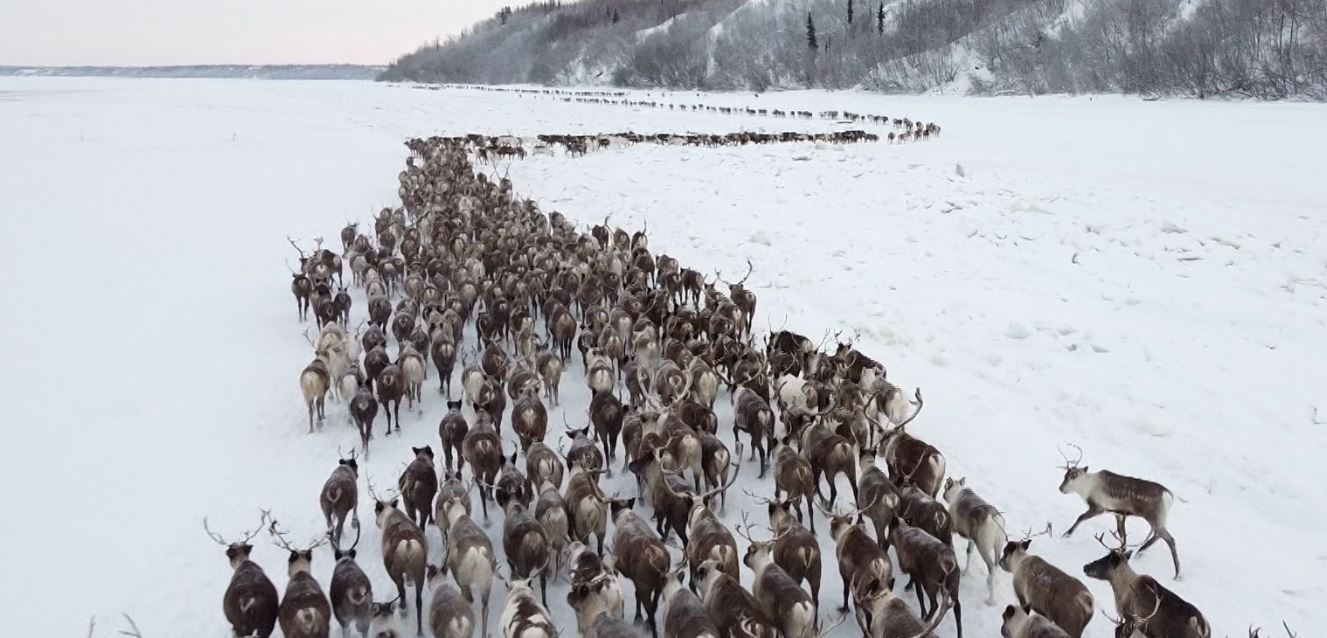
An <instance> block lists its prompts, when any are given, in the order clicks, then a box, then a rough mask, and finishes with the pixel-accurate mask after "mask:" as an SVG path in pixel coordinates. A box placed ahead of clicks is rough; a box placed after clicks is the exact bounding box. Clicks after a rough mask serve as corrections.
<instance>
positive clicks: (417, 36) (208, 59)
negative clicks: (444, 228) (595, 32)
mask: <svg viewBox="0 0 1327 638" xmlns="http://www.w3.org/2000/svg"><path fill="white" fill-rule="evenodd" d="M508 4H526V2H523V1H522V2H513V1H512V0H0V65H34V66H36V65H43V66H61V65H121V66H124V65H133V66H142V65H170V64H227V63H233V64H279V63H293V64H300V63H331V62H349V63H357V64H386V63H388V62H390V61H391V60H392V59H393V58H395V57H396V56H398V55H400V54H402V53H406V52H408V51H411V50H413V49H414V48H415V47H417V46H419V45H420V44H422V43H423V42H425V41H427V40H432V39H433V38H434V37H446V36H448V35H451V34H455V33H458V32H460V31H461V29H464V28H465V27H467V26H469V25H471V24H473V23H475V22H477V21H478V20H480V19H482V18H484V17H487V16H491V15H493V13H494V12H496V11H497V10H498V9H499V8H500V7H502V6H504V5H508Z"/></svg>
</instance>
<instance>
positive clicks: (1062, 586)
mask: <svg viewBox="0 0 1327 638" xmlns="http://www.w3.org/2000/svg"><path fill="white" fill-rule="evenodd" d="M1048 531H1049V530H1048ZM1031 545H1032V540H1031V538H1026V539H1023V540H1021V541H1018V542H1010V543H1007V544H1005V546H1004V552H1003V553H1002V555H1001V556H1000V567H1001V568H1002V569H1004V570H1005V571H1007V572H1009V573H1011V574H1013V575H1014V595H1016V596H1017V597H1018V604H1019V605H1020V606H1022V607H1025V608H1030V609H1032V610H1033V611H1035V612H1037V613H1038V614H1041V615H1042V616H1045V617H1047V618H1049V619H1050V620H1051V621H1052V622H1054V623H1055V624H1056V625H1059V626H1060V628H1061V629H1063V630H1064V631H1065V632H1066V633H1068V634H1069V635H1070V636H1072V637H1073V638H1079V637H1080V636H1082V635H1083V628H1084V627H1086V626H1087V623H1088V622H1089V621H1091V620H1092V614H1093V610H1094V609H1095V607H1094V603H1093V600H1092V593H1091V592H1089V591H1088V590H1087V587H1086V586H1084V585H1083V583H1082V582H1081V581H1079V580H1078V579H1077V578H1074V577H1072V576H1070V575H1068V574H1066V573H1064V572H1063V571H1060V570H1059V569H1058V568H1056V567H1055V566H1054V565H1051V564H1050V563H1048V562H1046V561H1045V560H1043V559H1042V558H1041V557H1040V556H1034V555H1032V554H1029V553H1028V548H1029V547H1030V546H1031Z"/></svg>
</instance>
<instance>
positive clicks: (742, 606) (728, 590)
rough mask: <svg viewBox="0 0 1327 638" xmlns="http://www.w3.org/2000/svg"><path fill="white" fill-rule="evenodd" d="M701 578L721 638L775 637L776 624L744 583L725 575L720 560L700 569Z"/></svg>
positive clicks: (706, 605)
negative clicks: (745, 587)
mask: <svg viewBox="0 0 1327 638" xmlns="http://www.w3.org/2000/svg"><path fill="white" fill-rule="evenodd" d="M696 573H697V574H698V575H699V576H700V579H701V589H702V592H703V593H702V596H701V599H702V600H704V601H705V611H706V612H708V613H709V615H710V618H711V619H713V620H714V624H715V626H716V627H718V628H719V634H720V635H721V636H729V637H732V638H774V636H775V632H776V629H775V622H774V620H773V619H772V618H770V617H768V616H766V615H765V614H764V612H762V611H761V610H760V603H759V602H757V601H756V598H755V596H752V595H751V593H750V592H748V591H747V590H745V589H742V583H740V582H738V580H737V579H736V578H733V577H732V576H730V575H728V574H727V573H726V572H724V570H723V568H722V567H721V566H720V565H719V563H718V561H714V560H707V561H705V562H703V563H701V564H700V565H699V566H697V567H696Z"/></svg>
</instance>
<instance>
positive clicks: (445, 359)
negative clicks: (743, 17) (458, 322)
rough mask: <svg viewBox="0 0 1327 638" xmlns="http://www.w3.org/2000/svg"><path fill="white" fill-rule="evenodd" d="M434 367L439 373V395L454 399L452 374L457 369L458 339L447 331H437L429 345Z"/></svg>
mask: <svg viewBox="0 0 1327 638" xmlns="http://www.w3.org/2000/svg"><path fill="white" fill-rule="evenodd" d="M429 355H430V356H431V357H432V358H433V367H434V368H436V369H437V371H438V393H439V394H445V395H446V397H447V400H448V402H450V401H451V398H452V372H453V371H454V370H455V369H456V339H455V338H454V337H453V336H452V334H451V333H450V332H449V331H448V330H445V329H440V330H436V331H435V332H434V334H433V335H432V338H431V343H430V344H429Z"/></svg>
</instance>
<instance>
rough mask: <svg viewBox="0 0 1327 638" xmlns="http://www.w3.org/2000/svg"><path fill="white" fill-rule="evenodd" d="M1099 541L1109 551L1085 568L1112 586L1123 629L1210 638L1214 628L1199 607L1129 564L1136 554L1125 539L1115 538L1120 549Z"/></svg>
mask: <svg viewBox="0 0 1327 638" xmlns="http://www.w3.org/2000/svg"><path fill="white" fill-rule="evenodd" d="M1096 538H1097V542H1098V543H1101V545H1102V546H1103V547H1105V548H1106V550H1107V553H1106V555H1105V556H1103V557H1101V558H1099V559H1097V560H1095V561H1092V562H1091V563H1088V564H1086V565H1084V566H1083V573H1084V574H1086V575H1087V576H1088V577H1090V578H1096V579H1098V580H1104V581H1107V582H1109V583H1110V588H1111V591H1112V592H1113V593H1114V594H1115V611H1116V613H1118V614H1119V615H1120V619H1119V620H1118V621H1116V624H1117V625H1120V626H1121V627H1125V626H1127V627H1129V628H1131V629H1132V630H1131V631H1128V632H1127V633H1126V634H1125V635H1133V633H1134V632H1135V631H1136V632H1138V633H1141V634H1142V635H1143V636H1146V637H1147V638H1209V637H1210V636H1211V635H1212V628H1211V627H1210V626H1209V625H1208V624H1207V619H1205V618H1203V614H1202V612H1200V611H1198V608H1197V607H1194V606H1193V605H1191V604H1189V603H1188V602H1187V601H1185V600H1184V599H1183V598H1180V597H1179V596H1177V595H1175V593H1174V592H1172V591H1170V590H1169V589H1166V588H1165V587H1163V586H1162V585H1161V583H1158V582H1157V581H1156V579H1155V578H1152V577H1151V576H1146V575H1142V574H1139V573H1138V572H1135V571H1134V570H1133V567H1131V566H1130V565H1129V559H1130V558H1132V557H1133V552H1132V551H1129V549H1128V546H1127V545H1126V543H1125V541H1124V538H1123V537H1121V536H1120V535H1118V534H1116V535H1115V540H1116V541H1117V542H1118V544H1117V545H1116V546H1113V547H1112V546H1111V545H1107V544H1106V541H1105V535H1104V534H1098V535H1097V537H1096Z"/></svg>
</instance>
